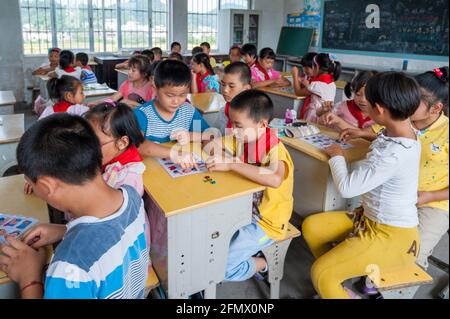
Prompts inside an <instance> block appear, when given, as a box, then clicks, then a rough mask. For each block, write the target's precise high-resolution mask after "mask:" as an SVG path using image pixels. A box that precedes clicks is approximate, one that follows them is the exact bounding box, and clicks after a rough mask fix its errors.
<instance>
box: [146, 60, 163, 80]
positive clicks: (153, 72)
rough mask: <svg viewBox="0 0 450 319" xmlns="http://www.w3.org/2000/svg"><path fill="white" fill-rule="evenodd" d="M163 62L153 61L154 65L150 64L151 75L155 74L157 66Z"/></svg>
mask: <svg viewBox="0 0 450 319" xmlns="http://www.w3.org/2000/svg"><path fill="white" fill-rule="evenodd" d="M161 62H162V61H161V60H160V61H155V62H153V63H152V65H150V68H149V74H150V76H155V71H156V68H157V67H158V66H159V65H160V64H161Z"/></svg>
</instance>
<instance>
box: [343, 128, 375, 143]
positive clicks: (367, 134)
mask: <svg viewBox="0 0 450 319" xmlns="http://www.w3.org/2000/svg"><path fill="white" fill-rule="evenodd" d="M356 138H363V139H365V140H368V141H369V142H372V141H374V140H375V139H376V138H377V134H375V132H374V131H373V130H372V128H371V127H366V128H363V129H359V128H354V127H353V128H347V129H344V130H343V131H342V132H341V134H340V136H339V139H340V140H341V141H343V142H347V141H350V140H353V139H356Z"/></svg>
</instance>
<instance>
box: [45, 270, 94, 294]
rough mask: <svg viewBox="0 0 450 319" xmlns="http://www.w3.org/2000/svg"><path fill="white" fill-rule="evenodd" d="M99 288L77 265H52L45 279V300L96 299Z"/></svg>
mask: <svg viewBox="0 0 450 319" xmlns="http://www.w3.org/2000/svg"><path fill="white" fill-rule="evenodd" d="M97 295H98V287H97V284H96V283H95V281H94V280H92V279H91V278H90V276H89V275H88V273H87V272H86V271H84V270H83V269H81V268H79V267H78V266H77V265H74V264H69V263H66V262H61V261H60V262H56V263H52V264H51V265H50V267H49V269H48V270H47V274H46V278H45V290H44V298H45V299H96V298H97V297H96V296H97Z"/></svg>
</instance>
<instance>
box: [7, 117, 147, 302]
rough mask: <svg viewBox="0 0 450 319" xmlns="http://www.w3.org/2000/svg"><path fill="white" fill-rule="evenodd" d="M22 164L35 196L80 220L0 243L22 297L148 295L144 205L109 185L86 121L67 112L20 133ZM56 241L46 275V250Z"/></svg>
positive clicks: (40, 228)
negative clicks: (2, 244)
mask: <svg viewBox="0 0 450 319" xmlns="http://www.w3.org/2000/svg"><path fill="white" fill-rule="evenodd" d="M17 161H18V165H19V167H20V169H21V171H22V172H24V174H25V179H26V181H27V182H28V183H29V184H31V185H32V187H33V191H34V193H35V194H36V195H37V196H38V197H40V198H42V199H43V200H45V201H46V202H48V203H49V205H51V206H52V207H55V208H56V209H58V210H60V211H64V212H70V213H71V214H72V215H73V216H75V217H76V218H75V219H74V220H73V221H71V222H69V224H67V225H51V224H41V225H38V226H37V227H35V228H33V229H32V230H31V231H30V232H29V233H28V234H27V235H26V236H25V237H24V239H23V241H19V240H16V239H14V238H7V240H8V242H9V244H10V245H8V246H1V247H0V253H2V254H3V255H2V254H0V269H1V270H2V271H4V272H5V273H6V274H7V275H8V276H9V277H10V278H11V279H12V280H14V281H15V282H17V283H18V285H19V288H20V292H21V296H22V298H57V299H63V298H64V299H69V298H70V299H72V298H76V299H106V298H123V299H136V298H144V290H145V283H146V280H147V269H148V263H149V250H148V247H147V245H146V240H145V218H144V214H145V212H144V208H143V202H142V199H141V198H140V196H139V194H138V193H137V192H136V191H135V190H134V189H132V188H131V187H127V186H124V187H123V188H121V189H118V190H116V189H113V188H111V187H109V186H108V185H107V184H106V183H105V182H104V180H103V178H102V175H101V165H102V153H101V147H100V143H99V141H98V139H97V137H96V135H95V133H94V131H93V129H92V128H91V126H90V125H89V123H88V122H87V121H86V120H84V119H83V118H81V117H78V116H73V115H69V114H67V113H61V114H55V115H53V116H50V117H48V118H45V119H43V120H41V121H39V122H38V123H36V124H35V125H34V126H32V127H31V128H30V129H29V130H28V131H27V132H26V133H25V134H24V135H23V137H22V139H21V141H20V143H19V146H18V149H17ZM61 240H62V241H61ZM59 241H61V242H60V243H59V245H58V247H57V248H56V250H55V253H54V256H53V258H52V261H51V263H50V265H49V267H48V270H47V271H46V273H45V274H44V271H43V268H44V264H45V262H46V254H45V249H44V247H45V246H47V245H51V244H54V243H57V242H59ZM44 278H45V281H44Z"/></svg>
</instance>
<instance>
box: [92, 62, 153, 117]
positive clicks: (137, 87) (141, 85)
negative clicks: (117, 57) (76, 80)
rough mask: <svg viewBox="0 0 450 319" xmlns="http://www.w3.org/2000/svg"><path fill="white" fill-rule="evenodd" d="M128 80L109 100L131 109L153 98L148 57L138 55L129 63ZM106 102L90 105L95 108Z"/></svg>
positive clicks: (101, 101) (96, 102) (100, 101)
mask: <svg viewBox="0 0 450 319" xmlns="http://www.w3.org/2000/svg"><path fill="white" fill-rule="evenodd" d="M128 65H129V69H128V80H126V81H125V82H124V83H122V85H121V86H120V88H119V91H118V92H117V93H115V94H113V95H112V96H111V97H110V98H109V99H110V100H112V101H114V102H118V101H120V102H122V103H125V104H126V105H128V106H129V107H131V108H136V107H138V106H139V105H142V104H144V103H146V102H148V101H151V100H152V98H153V90H152V85H151V82H150V71H149V70H150V61H149V59H148V58H147V57H146V56H143V55H137V56H134V57H132V58H131V59H130V62H129V63H128ZM103 102H104V100H99V101H95V102H92V103H89V106H90V107H92V106H95V105H98V104H100V103H103Z"/></svg>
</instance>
